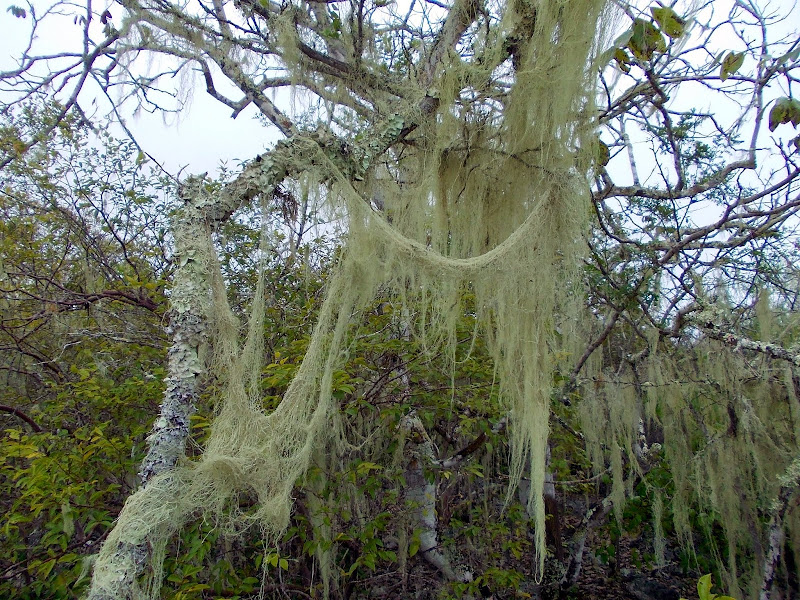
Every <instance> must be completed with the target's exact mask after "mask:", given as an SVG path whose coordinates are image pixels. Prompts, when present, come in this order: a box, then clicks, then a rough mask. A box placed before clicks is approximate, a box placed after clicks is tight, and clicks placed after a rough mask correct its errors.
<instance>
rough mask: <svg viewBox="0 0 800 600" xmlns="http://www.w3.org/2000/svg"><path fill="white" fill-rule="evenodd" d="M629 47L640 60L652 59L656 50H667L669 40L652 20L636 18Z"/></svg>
mask: <svg viewBox="0 0 800 600" xmlns="http://www.w3.org/2000/svg"><path fill="white" fill-rule="evenodd" d="M628 48H630V50H631V52H633V55H634V56H635V57H636V58H638V59H639V60H650V59H651V58H653V55H654V54H655V53H656V52H664V51H666V49H667V42H666V41H665V40H664V36H663V35H662V33H661V32H660V31H659V30H658V28H657V27H656V26H655V25H654V24H653V23H652V22H651V21H645V20H644V19H635V20H634V22H633V35H632V36H631V39H630V42H628Z"/></svg>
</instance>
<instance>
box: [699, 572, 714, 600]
mask: <svg viewBox="0 0 800 600" xmlns="http://www.w3.org/2000/svg"><path fill="white" fill-rule="evenodd" d="M697 595H698V596H699V597H700V600H714V597H715V596H716V594H712V593H711V573H708V574H707V575H703V576H702V577H701V578H700V579H699V580H698V581H697Z"/></svg>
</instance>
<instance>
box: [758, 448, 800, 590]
mask: <svg viewBox="0 0 800 600" xmlns="http://www.w3.org/2000/svg"><path fill="white" fill-rule="evenodd" d="M780 483H781V487H780V490H779V491H778V495H777V497H776V498H775V501H774V502H773V504H772V508H771V511H770V512H771V513H772V515H771V517H770V521H769V529H768V532H769V533H768V542H767V543H768V548H769V549H768V551H767V556H766V558H765V559H764V577H763V579H762V583H761V591H760V592H759V595H758V598H759V600H769V599H770V598H771V596H772V587H773V585H774V583H775V576H776V575H777V571H778V565H779V564H780V560H781V550H782V549H783V542H784V530H783V520H784V517H785V516H786V511H787V510H788V509H789V503H790V501H791V499H792V498H793V497H794V496H795V495H796V494H797V492H798V490H800V458H796V459H795V460H794V461H792V463H791V464H790V465H789V467H788V468H787V469H786V471H785V473H784V474H783V475H782V476H781V481H780Z"/></svg>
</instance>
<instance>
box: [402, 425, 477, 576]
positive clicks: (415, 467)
mask: <svg viewBox="0 0 800 600" xmlns="http://www.w3.org/2000/svg"><path fill="white" fill-rule="evenodd" d="M400 428H401V429H402V430H403V433H404V435H405V439H406V442H405V450H406V454H407V457H408V460H407V462H406V468H405V473H404V478H405V482H406V490H405V497H406V501H407V502H409V503H410V504H411V506H412V507H413V514H414V525H415V527H416V528H417V529H418V530H419V553H420V554H421V555H422V556H423V557H424V558H425V560H427V561H428V562H429V563H430V564H431V565H433V566H434V567H436V569H438V570H439V571H440V572H441V573H442V575H444V576H445V577H446V578H447V579H448V580H450V581H470V580H471V579H472V576H471V574H470V573H469V572H466V571H456V570H455V569H454V568H453V566H452V565H451V563H450V560H449V559H448V558H447V556H446V555H445V554H444V552H442V550H441V549H440V548H439V539H438V534H437V531H436V529H437V526H438V519H437V517H436V483H435V482H433V481H431V480H430V479H429V477H427V476H426V472H430V471H431V469H432V468H434V465H435V463H436V455H435V454H434V451H433V442H431V438H430V437H429V436H428V433H427V432H426V431H425V427H424V426H423V425H422V422H421V421H420V420H419V417H417V416H416V415H415V414H413V413H411V414H408V415H406V416H405V417H403V418H402V420H401V421H400Z"/></svg>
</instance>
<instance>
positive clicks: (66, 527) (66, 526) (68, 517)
mask: <svg viewBox="0 0 800 600" xmlns="http://www.w3.org/2000/svg"><path fill="white" fill-rule="evenodd" d="M61 521H62V529H63V531H64V533H65V534H66V536H67V538H71V537H72V534H73V533H75V519H74V517H73V514H72V507H71V506H70V505H69V502H64V503H63V504H62V505H61Z"/></svg>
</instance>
